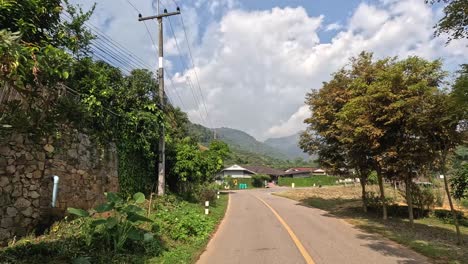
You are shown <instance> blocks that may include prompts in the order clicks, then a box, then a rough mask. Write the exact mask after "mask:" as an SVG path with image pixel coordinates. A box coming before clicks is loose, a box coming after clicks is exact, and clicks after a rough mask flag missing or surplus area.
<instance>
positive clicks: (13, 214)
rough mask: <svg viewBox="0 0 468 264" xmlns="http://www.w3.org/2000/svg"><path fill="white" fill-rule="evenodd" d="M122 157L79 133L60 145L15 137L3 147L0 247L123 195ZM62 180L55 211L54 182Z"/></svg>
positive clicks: (61, 140) (67, 136)
mask: <svg viewBox="0 0 468 264" xmlns="http://www.w3.org/2000/svg"><path fill="white" fill-rule="evenodd" d="M116 153H117V151H116V149H115V146H114V145H112V144H111V145H108V146H100V145H99V144H97V143H94V142H92V140H91V139H90V137H88V136H87V135H85V134H82V133H79V132H77V131H73V132H70V133H68V134H65V135H61V136H60V138H59V139H55V138H52V137H50V138H48V139H37V140H32V139H31V138H30V137H28V136H27V135H25V134H13V135H10V136H7V137H6V138H4V139H2V141H1V142H0V219H1V220H0V244H4V243H6V241H8V240H9V239H12V238H13V237H21V236H24V235H27V234H30V233H32V232H34V231H37V229H38V228H40V226H42V225H47V222H48V221H50V219H51V217H52V216H53V217H60V216H63V214H64V212H65V210H66V208H67V207H76V208H83V209H89V208H91V207H93V206H95V205H97V204H100V203H102V202H103V200H104V192H115V191H118V175H117V154H116ZM54 175H57V176H59V177H60V180H59V189H58V195H57V204H56V207H57V208H55V209H52V208H51V202H52V189H53V176H54Z"/></svg>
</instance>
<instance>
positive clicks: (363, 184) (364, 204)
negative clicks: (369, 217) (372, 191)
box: [359, 176, 367, 213]
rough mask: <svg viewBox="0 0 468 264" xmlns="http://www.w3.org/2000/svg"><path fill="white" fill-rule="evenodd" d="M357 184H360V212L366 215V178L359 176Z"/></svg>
mask: <svg viewBox="0 0 468 264" xmlns="http://www.w3.org/2000/svg"><path fill="white" fill-rule="evenodd" d="M359 182H360V183H361V189H362V196H361V197H362V210H363V211H364V213H367V199H366V183H367V180H366V177H364V176H361V178H360V179H359Z"/></svg>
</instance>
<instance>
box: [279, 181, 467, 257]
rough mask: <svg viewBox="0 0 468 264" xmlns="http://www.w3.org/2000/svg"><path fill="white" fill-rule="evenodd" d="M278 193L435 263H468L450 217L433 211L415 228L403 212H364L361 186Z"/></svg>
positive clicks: (399, 198)
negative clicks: (386, 215) (385, 217)
mask: <svg viewBox="0 0 468 264" xmlns="http://www.w3.org/2000/svg"><path fill="white" fill-rule="evenodd" d="M368 187H369V188H368V190H369V191H373V192H376V193H378V186H368ZM385 191H386V195H387V196H388V197H391V196H394V198H395V200H396V202H397V203H398V204H403V203H404V199H403V197H402V196H401V195H400V194H399V192H398V191H395V190H393V188H391V187H390V186H387V187H386V190H385ZM276 195H278V196H282V197H286V198H290V199H293V200H297V201H300V202H302V203H303V204H304V205H307V206H311V207H316V208H319V209H322V210H325V211H327V212H329V213H330V214H332V215H334V216H335V217H339V218H342V219H344V220H345V221H347V222H349V223H351V224H353V225H355V226H356V227H357V228H360V229H362V230H364V231H366V232H370V233H378V234H381V235H383V236H385V237H387V238H389V239H391V240H394V241H396V242H398V243H400V244H403V245H405V246H408V247H410V248H412V249H414V250H415V251H417V252H419V253H421V254H423V255H425V256H427V257H430V258H432V259H433V260H434V262H435V263H468V247H467V246H466V245H462V246H459V245H457V244H456V236H455V228H454V226H453V225H452V224H450V222H451V220H450V218H445V219H441V218H437V217H435V216H434V215H431V216H429V217H426V218H420V219H416V220H415V225H414V228H413V229H411V227H410V225H409V222H408V219H406V218H402V217H400V216H390V217H389V219H388V220H387V221H384V220H382V219H381V218H380V215H379V214H378V213H376V212H369V213H364V212H363V211H362V203H361V201H360V195H361V189H360V186H348V187H344V186H328V187H323V188H310V189H297V190H289V191H286V192H281V193H276ZM446 200H447V199H445V201H446ZM456 206H457V209H459V210H461V211H464V212H465V216H466V212H467V208H465V207H463V206H462V205H461V204H457V205H456ZM445 207H447V205H446V203H444V205H443V208H445ZM443 208H439V210H438V211H445V210H444V209H443ZM389 215H391V214H390V213H389ZM465 224H466V219H465ZM461 231H462V234H463V237H464V241H465V243H466V242H468V227H467V226H461Z"/></svg>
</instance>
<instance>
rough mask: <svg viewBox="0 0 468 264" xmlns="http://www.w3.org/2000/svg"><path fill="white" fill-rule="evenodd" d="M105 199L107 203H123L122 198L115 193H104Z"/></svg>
mask: <svg viewBox="0 0 468 264" xmlns="http://www.w3.org/2000/svg"><path fill="white" fill-rule="evenodd" d="M106 197H107V201H109V202H111V203H118V202H122V201H123V200H122V198H121V197H120V196H119V195H118V194H117V193H113V192H108V193H106Z"/></svg>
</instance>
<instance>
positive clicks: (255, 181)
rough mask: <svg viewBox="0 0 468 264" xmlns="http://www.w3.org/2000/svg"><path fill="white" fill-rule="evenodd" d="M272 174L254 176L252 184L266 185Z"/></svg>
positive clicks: (257, 185) (255, 185)
mask: <svg viewBox="0 0 468 264" xmlns="http://www.w3.org/2000/svg"><path fill="white" fill-rule="evenodd" d="M270 180H271V177H270V175H265V174H257V175H253V176H252V185H253V186H254V187H265V181H270Z"/></svg>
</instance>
